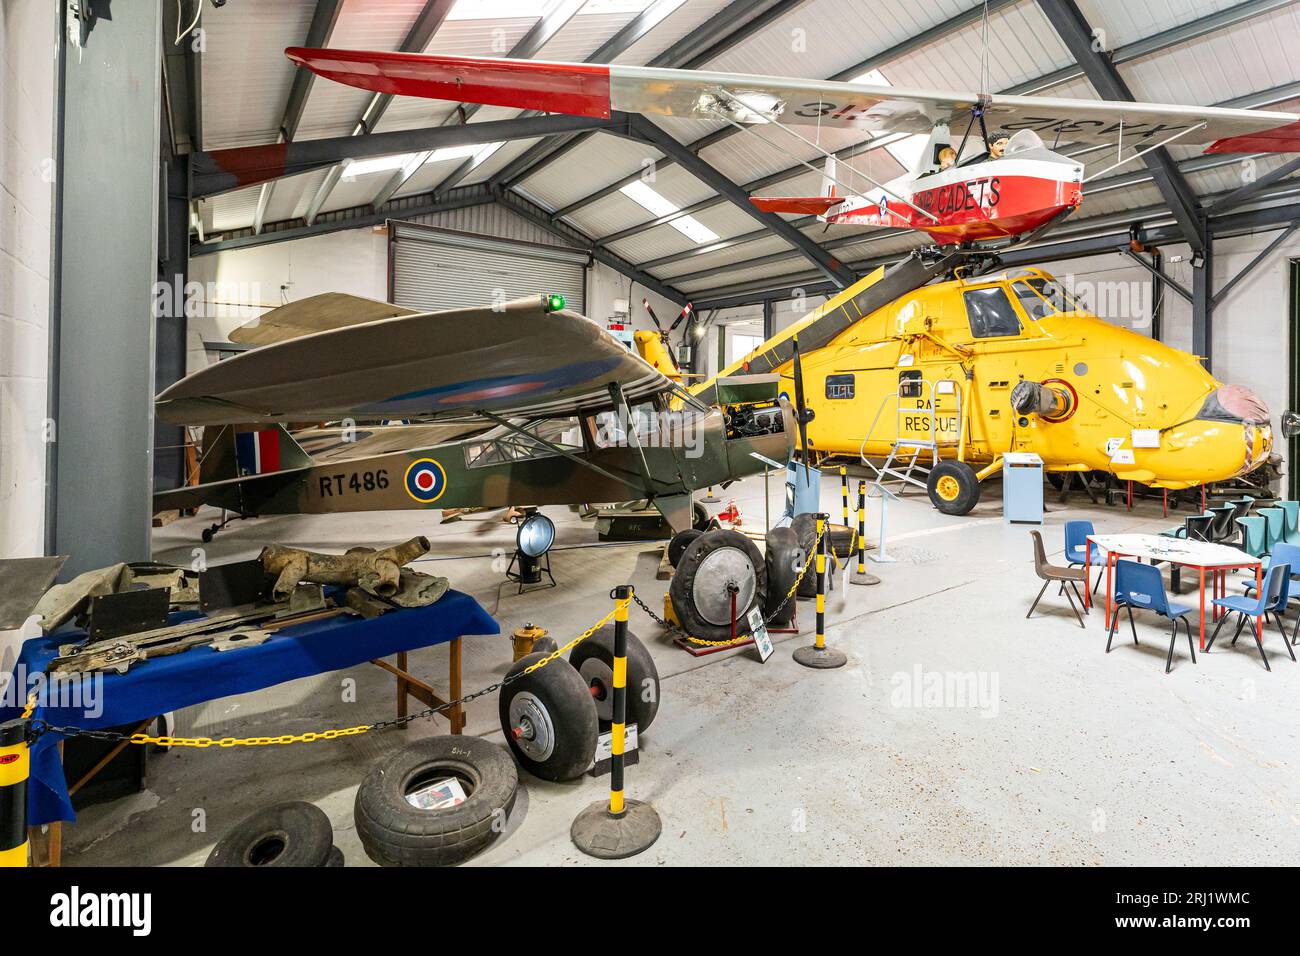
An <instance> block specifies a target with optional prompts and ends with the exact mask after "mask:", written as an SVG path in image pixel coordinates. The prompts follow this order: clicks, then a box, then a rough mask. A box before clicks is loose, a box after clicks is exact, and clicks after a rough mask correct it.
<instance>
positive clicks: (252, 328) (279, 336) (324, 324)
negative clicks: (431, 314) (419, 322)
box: [230, 292, 415, 345]
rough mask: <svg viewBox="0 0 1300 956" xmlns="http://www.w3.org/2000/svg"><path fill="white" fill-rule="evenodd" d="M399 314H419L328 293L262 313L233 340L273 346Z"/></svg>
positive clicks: (364, 299)
mask: <svg viewBox="0 0 1300 956" xmlns="http://www.w3.org/2000/svg"><path fill="white" fill-rule="evenodd" d="M399 315H415V310H414V309H404V308H402V307H401V306H400V305H393V304H392V303H391V302H379V301H378V300H376V299H366V298H363V297H362V296H359V295H348V294H347V293H346V292H324V293H322V294H320V295H313V296H308V297H307V298H305V299H299V300H298V301H297V302H290V303H288V304H287V305H282V306H280V307H279V308H278V309H272V310H271V311H269V312H264V313H262V314H261V315H259V316H258V317H257V318H255V319H252V320H250V321H248V322H245V323H244V324H243V325H241V326H240V327H239V328H237V329H235V330H234V331H233V332H231V333H230V341H232V342H236V343H238V344H240V345H270V344H271V343H273V342H286V341H288V340H289V339H296V338H298V337H300V336H303V335H311V334H313V333H315V332H324V331H327V330H328V329H341V328H346V327H347V326H349V325H360V324H361V323H362V322H374V321H377V320H378V319H391V318H394V317H395V316H399Z"/></svg>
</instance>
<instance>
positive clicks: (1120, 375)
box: [647, 256, 1273, 515]
mask: <svg viewBox="0 0 1300 956" xmlns="http://www.w3.org/2000/svg"><path fill="white" fill-rule="evenodd" d="M962 268H963V267H962V266H957V267H956V268H955V270H951V269H950V268H949V263H948V262H946V261H944V260H938V261H934V260H932V261H929V262H927V261H925V260H924V259H923V258H922V257H919V256H917V257H913V258H912V259H909V260H907V261H905V262H904V263H901V264H899V265H898V266H895V267H893V269H891V270H890V272H889V273H886V271H885V269H884V268H881V269H878V270H876V272H874V273H872V274H871V275H869V276H867V277H865V278H864V279H862V280H861V281H859V282H858V283H857V284H855V285H853V286H850V287H849V288H847V289H845V290H844V291H843V292H841V293H839V294H838V295H837V296H835V297H834V298H832V299H830V300H829V301H827V302H826V303H825V304H823V305H822V306H820V307H819V308H817V309H815V310H814V311H812V312H811V313H809V314H808V315H807V316H805V317H804V318H803V319H801V320H799V321H797V322H795V323H794V324H793V325H791V326H790V327H788V328H786V329H784V330H782V331H781V332H780V333H778V334H777V335H775V336H773V337H772V338H771V339H769V340H768V341H766V342H764V343H763V344H762V345H760V346H759V347H758V348H757V349H755V350H754V351H753V352H751V353H750V354H749V355H747V356H745V358H744V359H742V360H741V361H740V362H737V363H735V364H733V365H731V366H729V367H728V368H725V369H723V370H722V372H720V373H719V376H718V378H725V377H726V376H727V375H731V374H735V373H737V372H739V371H748V372H776V373H779V374H781V375H782V385H783V389H784V391H786V392H787V394H792V393H793V391H794V389H793V379H792V378H791V376H792V366H793V362H792V358H793V353H794V350H795V349H796V348H797V350H798V351H799V352H800V353H801V356H802V363H801V364H802V369H803V380H804V391H805V394H806V403H807V406H808V411H807V412H806V413H805V414H806V417H807V447H806V449H805V451H804V453H805V455H807V456H809V457H812V458H818V457H825V456H854V457H861V459H862V460H863V461H864V462H867V463H868V464H871V465H872V467H874V468H875V470H876V472H877V476H878V479H879V480H881V481H885V480H890V479H898V480H902V481H906V482H908V483H911V484H913V485H917V486H920V487H924V488H925V489H926V490H927V492H928V493H929V496H930V500H931V501H932V502H933V504H934V506H935V507H936V508H937V509H938V510H939V511H941V512H943V513H945V514H953V515H960V514H966V513H967V512H969V511H970V510H971V509H972V508H973V507H974V506H975V505H976V504H977V503H978V501H979V498H980V483H981V482H982V481H983V480H984V479H986V478H989V477H990V476H992V475H995V474H997V473H998V472H999V471H1000V470H1001V468H1002V465H1003V456H1004V455H1006V454H1008V453H1011V452H1033V453H1036V454H1038V455H1039V456H1040V457H1041V458H1042V460H1043V464H1044V468H1045V469H1046V470H1047V471H1048V472H1057V473H1060V472H1089V471H1101V472H1108V473H1110V474H1112V475H1114V476H1116V477H1117V478H1119V479H1121V480H1131V481H1135V482H1141V483H1143V484H1146V485H1150V486H1154V487H1159V488H1168V489H1178V488H1188V487H1192V486H1196V485H1202V484H1208V483H1210V482H1214V481H1222V480H1226V479H1229V478H1233V477H1236V476H1239V475H1243V474H1245V473H1246V472H1249V471H1251V470H1252V469H1254V468H1256V467H1258V466H1259V465H1261V464H1262V463H1263V462H1265V461H1266V460H1267V459H1268V456H1269V452H1270V449H1271V447H1272V438H1273V436H1272V428H1271V425H1270V422H1269V413H1268V409H1267V407H1265V405H1264V403H1263V402H1262V401H1260V399H1259V398H1258V397H1257V396H1256V395H1255V394H1254V393H1253V392H1251V391H1250V390H1249V389H1246V388H1245V387H1243V386H1239V385H1225V384H1223V383H1221V382H1219V381H1218V380H1216V379H1215V378H1214V377H1213V376H1212V375H1210V373H1209V372H1208V371H1206V370H1205V368H1204V367H1203V366H1202V365H1201V364H1200V362H1199V361H1198V360H1197V358H1196V357H1195V356H1193V355H1190V354H1188V353H1186V352H1182V351H1180V350H1178V349H1175V348H1171V347H1170V346H1168V345H1164V344H1162V343H1160V342H1157V341H1154V340H1152V339H1150V338H1148V337H1146V336H1144V335H1140V334H1138V333H1136V332H1133V331H1130V330H1128V329H1124V328H1120V327H1117V326H1115V325H1112V324H1110V323H1108V322H1105V321H1103V320H1102V319H1100V318H1098V317H1097V316H1095V315H1092V314H1091V313H1089V312H1086V311H1084V310H1082V309H1081V308H1079V307H1078V305H1077V304H1076V303H1075V302H1074V301H1072V300H1071V299H1070V297H1069V296H1068V295H1066V293H1065V292H1064V291H1063V289H1062V287H1061V285H1060V284H1059V283H1058V282H1056V280H1054V279H1053V278H1052V276H1050V275H1049V274H1048V273H1046V272H1044V271H1042V270H1040V269H1018V270H1014V271H1010V272H1005V273H1001V274H997V275H979V276H971V275H969V273H966V274H963V272H962ZM942 270H948V271H949V274H954V275H955V276H956V277H955V278H951V279H949V280H948V281H941V282H935V283H932V284H927V283H928V281H929V278H931V277H937V276H938V275H939V274H941V271H942ZM796 342H797V345H796V344H795V343H796ZM647 344H649V343H647ZM717 380H718V379H717V378H715V379H711V380H709V381H707V382H704V383H702V384H701V385H698V386H696V387H694V388H692V389H691V390H692V391H693V392H695V393H696V394H697V395H699V396H700V397H702V398H704V399H705V400H708V399H709V397H710V396H711V395H713V394H715V393H716V383H717ZM881 461H883V464H874V463H875V462H881Z"/></svg>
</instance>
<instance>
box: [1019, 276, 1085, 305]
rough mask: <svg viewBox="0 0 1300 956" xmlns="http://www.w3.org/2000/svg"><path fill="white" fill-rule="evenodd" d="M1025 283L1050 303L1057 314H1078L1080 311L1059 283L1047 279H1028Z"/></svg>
mask: <svg viewBox="0 0 1300 956" xmlns="http://www.w3.org/2000/svg"><path fill="white" fill-rule="evenodd" d="M1025 281H1026V282H1028V283H1029V285H1030V287H1031V288H1033V290H1034V291H1035V292H1037V293H1038V294H1039V295H1041V296H1042V297H1043V298H1044V299H1046V300H1047V301H1048V302H1050V303H1051V304H1052V308H1054V309H1055V310H1056V311H1057V312H1077V311H1078V310H1079V306H1078V305H1077V304H1076V303H1075V301H1074V300H1073V299H1071V298H1070V297H1069V296H1068V295H1066V293H1065V290H1064V289H1062V288H1061V284H1060V283H1059V282H1055V281H1049V280H1047V279H1026V280H1025Z"/></svg>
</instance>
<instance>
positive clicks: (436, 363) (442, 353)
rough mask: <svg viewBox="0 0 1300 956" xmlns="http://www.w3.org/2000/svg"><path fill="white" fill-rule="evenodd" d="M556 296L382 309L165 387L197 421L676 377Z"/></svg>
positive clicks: (661, 387) (359, 410)
mask: <svg viewBox="0 0 1300 956" xmlns="http://www.w3.org/2000/svg"><path fill="white" fill-rule="evenodd" d="M548 298H549V297H547V296H536V297H532V298H528V299H520V300H517V301H514V302H509V303H506V304H504V305H503V306H499V307H496V308H494V307H491V306H483V307H480V308H466V309H450V310H447V311H444V312H430V313H424V314H418V315H404V316H398V317H396V318H391V319H380V320H378V321H375V322H367V323H364V324H361V325H352V326H348V327H346V328H340V329H332V330H329V331H324V332H317V333H315V334H311V335H304V336H301V337H298V338H294V339H290V340H288V341H283V342H277V343H274V344H271V345H266V346H263V347H261V348H258V349H253V350H251V351H248V352H244V353H242V354H240V355H237V356H235V357H233V358H229V359H226V360H224V361H222V362H218V363H216V364H215V365H210V366H208V367H207V368H204V369H200V370H199V371H197V372H195V373H194V374H192V375H188V376H186V377H185V378H183V379H181V380H180V381H179V382H177V383H175V384H174V385H172V386H170V387H169V388H167V389H166V390H165V391H164V392H162V394H160V395H159V396H158V399H157V402H158V405H157V409H158V417H159V418H161V419H162V420H163V421H168V422H175V423H178V424H187V425H224V424H231V423H253V422H283V421H297V422H304V421H331V420H338V419H344V418H351V419H391V418H425V419H440V418H450V417H457V418H462V419H463V418H471V417H473V416H474V414H475V413H476V412H478V411H488V412H492V413H494V414H496V415H500V416H511V417H537V418H541V417H551V416H564V415H574V414H582V413H584V412H586V411H589V410H596V409H600V408H608V407H610V405H611V404H612V400H611V398H610V394H609V386H610V384H611V383H617V384H619V385H621V386H622V388H623V391H624V393H625V394H626V396H627V399H628V401H629V402H630V403H636V402H639V401H643V400H645V399H646V398H648V397H650V396H652V395H655V394H658V393H659V392H663V391H666V390H668V389H671V388H673V383H672V382H671V381H670V380H669V379H668V378H666V377H665V376H664V375H663V374H662V373H660V372H658V371H656V370H655V369H654V368H652V367H651V366H650V365H648V364H647V363H646V362H645V361H644V360H643V359H641V358H640V357H639V356H637V355H635V354H633V353H632V352H631V351H629V350H628V349H627V348H626V347H625V346H624V345H623V344H622V343H620V342H619V341H618V340H617V339H615V338H614V337H613V336H611V335H610V334H609V333H608V332H607V331H606V330H605V329H603V328H601V327H600V326H599V325H597V324H596V323H595V322H593V321H592V320H591V319H588V318H586V317H585V316H582V315H579V314H577V313H576V312H568V311H564V310H560V311H551V307H550V306H549V305H548Z"/></svg>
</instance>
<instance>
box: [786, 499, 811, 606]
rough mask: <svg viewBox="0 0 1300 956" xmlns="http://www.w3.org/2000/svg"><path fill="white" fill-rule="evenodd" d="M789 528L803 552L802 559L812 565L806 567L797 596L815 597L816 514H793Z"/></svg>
mask: <svg viewBox="0 0 1300 956" xmlns="http://www.w3.org/2000/svg"><path fill="white" fill-rule="evenodd" d="M790 530H791V531H793V532H794V536H795V540H796V541H797V542H798V544H799V549H800V550H801V551H803V553H804V559H805V560H806V561H808V562H809V563H810V564H811V565H812V567H811V568H809V569H808V573H807V574H805V575H804V576H803V579H802V580H801V581H800V582H799V597H801V598H810V597H816V596H817V554H816V552H815V551H814V550H813V549H814V547H815V546H817V516H816V515H812V514H801V515H795V516H794V520H793V521H791V522H790ZM786 587H787V588H788V587H789V585H788V584H787V585H786Z"/></svg>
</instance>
